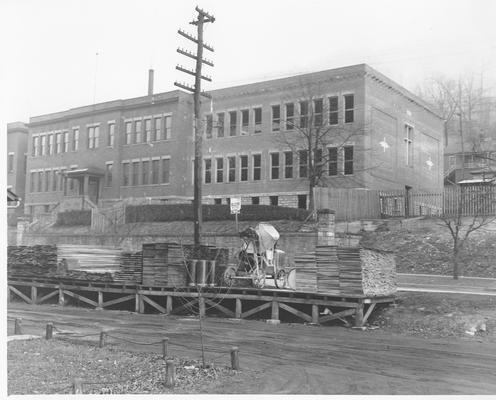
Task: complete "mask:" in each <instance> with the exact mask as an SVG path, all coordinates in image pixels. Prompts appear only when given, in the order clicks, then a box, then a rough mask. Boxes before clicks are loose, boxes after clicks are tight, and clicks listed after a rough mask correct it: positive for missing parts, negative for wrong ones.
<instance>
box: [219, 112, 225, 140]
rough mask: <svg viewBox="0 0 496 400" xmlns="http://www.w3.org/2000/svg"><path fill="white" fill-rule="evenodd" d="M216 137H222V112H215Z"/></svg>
mask: <svg viewBox="0 0 496 400" xmlns="http://www.w3.org/2000/svg"><path fill="white" fill-rule="evenodd" d="M217 137H224V113H218V114H217Z"/></svg>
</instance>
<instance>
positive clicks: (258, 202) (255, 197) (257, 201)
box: [251, 196, 260, 205]
mask: <svg viewBox="0 0 496 400" xmlns="http://www.w3.org/2000/svg"><path fill="white" fill-rule="evenodd" d="M251 204H255V205H258V204H260V197H258V196H254V197H252V198H251Z"/></svg>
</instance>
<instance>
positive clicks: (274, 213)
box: [126, 204, 309, 223]
mask: <svg viewBox="0 0 496 400" xmlns="http://www.w3.org/2000/svg"><path fill="white" fill-rule="evenodd" d="M202 214H203V221H225V220H231V219H234V216H233V215H231V211H230V207H229V206H228V205H227V204H208V205H207V204H204V205H203V207H202ZM308 214H309V212H308V211H307V210H301V209H297V208H290V207H278V206H265V205H244V206H242V207H241V213H240V215H239V219H240V220H241V221H271V220H272V221H273V220H281V219H289V220H298V221H303V220H305V218H307V216H308ZM193 218H194V213H193V205H191V204H157V205H155V204H145V205H139V206H127V207H126V223H133V222H170V221H193Z"/></svg>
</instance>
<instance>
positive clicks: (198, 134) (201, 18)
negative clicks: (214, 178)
mask: <svg viewBox="0 0 496 400" xmlns="http://www.w3.org/2000/svg"><path fill="white" fill-rule="evenodd" d="M195 10H196V11H197V12H198V15H197V19H195V20H194V21H192V22H190V24H191V25H196V26H197V37H196V38H195V37H194V36H192V35H190V34H188V33H186V32H184V31H182V30H181V29H179V30H178V31H177V32H178V33H179V34H180V35H181V36H183V37H185V38H186V39H188V40H191V41H192V42H194V43H196V44H197V50H196V54H194V53H191V52H189V51H186V50H183V49H181V48H178V49H177V52H178V53H180V54H182V55H184V56H186V57H189V58H192V59H194V60H196V68H195V71H192V70H190V69H187V68H184V67H182V66H181V65H177V66H176V69H177V70H179V71H181V72H185V73H187V74H189V75H193V76H194V77H195V85H194V86H193V87H191V86H189V85H187V84H185V83H179V82H174V85H176V86H178V87H180V88H181V89H184V90H187V91H189V92H192V93H193V99H194V118H195V121H194V129H195V161H194V178H193V180H194V197H193V209H194V218H195V230H194V243H195V245H199V244H200V236H201V225H202V190H201V189H202V187H201V185H202V182H201V179H202V124H201V110H200V107H201V101H200V96H204V97H207V98H211V96H210V95H209V94H207V93H205V92H202V90H201V80H202V79H204V80H206V81H208V82H211V81H212V79H211V78H210V77H208V76H204V75H202V65H203V64H206V65H209V66H211V67H213V66H214V64H213V63H212V62H211V61H209V60H206V59H204V58H203V49H204V48H205V49H207V50H209V51H212V52H213V51H214V49H213V48H212V47H211V46H208V45H206V44H205V43H203V24H205V23H208V22H215V18H214V17H213V16H212V15H210V14H209V13H207V12H206V11H203V10H202V9H200V8H198V7H196V8H195Z"/></svg>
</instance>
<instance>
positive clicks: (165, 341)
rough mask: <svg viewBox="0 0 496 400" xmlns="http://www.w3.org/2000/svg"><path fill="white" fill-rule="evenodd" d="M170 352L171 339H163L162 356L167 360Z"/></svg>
mask: <svg viewBox="0 0 496 400" xmlns="http://www.w3.org/2000/svg"><path fill="white" fill-rule="evenodd" d="M168 352H169V338H168V337H164V338H163V339H162V356H163V357H164V360H165V358H166V357H167V353H168Z"/></svg>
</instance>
